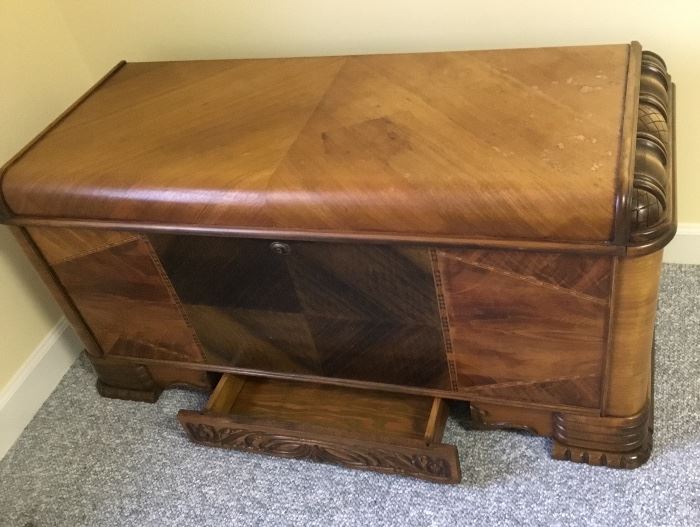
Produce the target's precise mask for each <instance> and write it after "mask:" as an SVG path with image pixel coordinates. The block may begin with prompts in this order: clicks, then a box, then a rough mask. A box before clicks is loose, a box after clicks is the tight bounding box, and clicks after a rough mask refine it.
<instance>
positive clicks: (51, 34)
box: [0, 0, 92, 391]
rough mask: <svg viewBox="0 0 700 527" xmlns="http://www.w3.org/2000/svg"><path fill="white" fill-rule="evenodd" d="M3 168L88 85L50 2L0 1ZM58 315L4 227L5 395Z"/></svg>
mask: <svg viewBox="0 0 700 527" xmlns="http://www.w3.org/2000/svg"><path fill="white" fill-rule="evenodd" d="M0 71H2V77H3V81H2V85H1V86H0V122H1V123H2V126H0V164H2V163H4V162H5V161H6V160H7V159H9V158H10V157H12V155H14V154H15V153H16V152H17V151H18V150H19V149H20V148H21V147H22V146H24V145H25V144H26V143H27V142H28V141H29V140H30V139H31V138H32V137H34V136H35V135H36V134H37V133H38V132H39V131H41V130H42V129H43V128H44V127H45V126H46V125H47V124H48V123H49V122H50V121H52V120H53V119H54V118H55V117H56V116H57V115H58V114H60V113H61V112H62V111H63V110H64V109H65V108H66V107H67V106H68V105H70V104H71V103H72V102H73V100H75V99H76V98H77V97H79V96H80V94H81V93H82V92H83V91H85V90H86V89H87V88H88V87H89V85H90V84H91V80H92V77H91V73H90V71H89V70H88V68H87V66H86V64H85V62H84V61H83V58H82V56H81V54H80V53H79V51H78V48H77V45H76V42H75V40H74V39H73V37H72V36H71V34H70V32H69V30H68V28H67V26H66V25H65V23H64V22H63V18H62V17H61V13H60V12H59V11H58V10H57V9H56V6H55V5H54V3H53V2H52V1H50V0H49V1H47V0H2V1H0ZM59 317H60V313H59V310H58V308H57V307H56V305H55V304H54V302H53V301H52V299H51V298H50V295H49V293H48V291H47V290H46V288H45V287H44V285H43V284H42V283H41V280H40V279H39V277H38V276H37V274H36V273H35V272H34V271H33V270H32V268H31V267H30V266H29V264H28V262H27V259H26V257H25V256H24V254H22V252H21V250H20V248H19V246H18V245H17V242H16V241H15V240H14V238H13V237H12V235H11V234H10V232H9V230H8V229H7V228H6V227H2V228H0V335H2V341H0V391H2V388H3V387H4V386H5V385H6V384H7V383H8V381H9V380H10V379H11V378H12V376H13V375H14V374H15V372H16V371H17V370H18V369H19V367H20V366H21V365H22V363H23V362H24V361H25V360H26V359H27V358H28V357H29V355H30V354H31V352H32V351H33V350H34V349H35V348H36V346H37V345H38V344H39V343H40V342H41V340H42V339H43V338H44V337H45V336H46V334H47V333H48V332H49V330H50V329H51V328H52V327H53V326H54V325H55V324H56V322H57V321H58V320H59Z"/></svg>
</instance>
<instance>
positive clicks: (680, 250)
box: [664, 223, 700, 265]
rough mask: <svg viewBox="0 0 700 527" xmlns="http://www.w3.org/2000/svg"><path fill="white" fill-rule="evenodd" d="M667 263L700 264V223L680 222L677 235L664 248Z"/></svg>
mask: <svg viewBox="0 0 700 527" xmlns="http://www.w3.org/2000/svg"><path fill="white" fill-rule="evenodd" d="M664 262H665V263H679V264H695V265H700V223H679V224H678V231H677V232H676V237H675V238H673V240H671V243H669V244H668V245H667V246H666V248H665V249H664Z"/></svg>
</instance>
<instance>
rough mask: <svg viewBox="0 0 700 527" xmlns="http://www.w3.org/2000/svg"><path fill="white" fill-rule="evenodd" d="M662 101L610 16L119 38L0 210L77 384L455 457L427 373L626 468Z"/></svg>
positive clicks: (271, 443) (664, 76)
mask: <svg viewBox="0 0 700 527" xmlns="http://www.w3.org/2000/svg"><path fill="white" fill-rule="evenodd" d="M673 101H674V87H673V85H672V84H671V81H670V77H669V75H668V73H667V71H666V66H665V64H664V62H663V60H662V59H661V58H660V57H658V56H657V55H655V54H653V53H651V52H648V51H642V48H641V46H640V45H639V44H638V43H632V44H630V45H610V46H589V47H561V48H547V49H521V50H500V51H477V52H450V53H421V54H398V55H372V56H347V57H313V58H283V59H257V60H212V61H191V62H153V63H125V62H122V63H120V64H118V65H117V66H116V67H115V68H114V69H113V70H112V71H110V72H109V73H108V74H107V75H106V76H105V77H104V78H103V79H102V80H101V81H99V82H98V83H97V84H96V85H95V86H94V87H93V88H92V89H91V90H90V91H89V92H88V93H86V94H85V95H84V96H83V97H82V98H81V99H80V100H79V101H77V102H76V103H75V104H74V105H73V106H72V107H71V108H69V109H68V110H67V111H66V112H65V113H64V114H63V115H61V116H60V117H59V118H58V119H57V120H56V121H55V122H54V123H52V124H51V125H50V126H49V127H48V128H47V129H46V130H44V131H43V132H42V133H41V134H40V135H39V136H38V137H37V138H36V139H35V140H34V141H33V142H32V143H31V144H29V145H28V146H27V147H26V148H25V149H24V150H23V151H21V152H20V153H19V154H18V155H17V156H16V157H15V158H13V159H12V160H11V161H10V162H8V163H7V164H6V165H5V167H4V168H3V169H2V172H1V177H2V180H1V190H2V192H1V195H2V199H1V200H0V217H1V218H2V220H3V221H4V222H5V223H7V224H9V225H11V226H12V227H11V228H12V229H13V231H14V234H15V235H16V237H17V239H18V240H19V242H20V243H21V245H22V246H23V248H24V250H25V251H26V253H27V255H28V257H29V259H30V260H31V262H32V263H33V265H34V266H35V267H36V268H37V269H38V270H39V272H40V274H41V276H42V277H43V279H44V280H45V282H46V283H47V284H48V286H49V287H50V288H51V290H52V292H53V294H54V295H55V297H56V300H57V301H58V302H59V304H60V305H61V307H62V308H63V310H64V312H65V315H66V317H67V318H68V320H69V321H70V322H71V324H72V325H73V327H74V328H75V330H76V331H77V332H78V334H79V335H80V337H81V338H82V340H83V342H84V344H85V349H86V351H87V353H88V356H89V357H90V360H91V361H92V363H93V365H94V367H95V371H96V372H97V376H98V378H99V380H98V389H99V391H100V393H101V394H102V395H104V396H108V397H118V398H124V399H134V400H141V401H154V400H155V399H156V398H157V397H158V394H159V393H160V392H161V390H162V389H164V388H167V387H170V386H188V387H191V388H196V389H201V390H212V389H213V388H214V386H215V385H216V389H215V390H214V393H213V395H212V398H211V400H210V402H209V404H208V406H207V407H206V408H205V409H203V410H202V411H194V410H183V411H181V412H180V414H179V418H180V421H181V423H182V424H183V426H184V427H185V429H186V430H187V433H188V434H189V435H190V437H191V438H192V439H193V440H195V441H198V442H201V443H205V444H210V445H217V446H225V447H230V448H238V449H243V450H247V451H259V452H267V453H271V454H276V455H281V456H286V457H297V458H307V459H312V460H321V461H331V462H336V463H340V464H343V465H346V466H351V467H360V468H369V469H372V470H378V471H383V472H389V473H398V474H410V475H414V476H418V477H423V478H426V479H429V480H433V481H452V482H454V481H458V480H459V477H460V472H459V470H460V469H459V462H458V459H457V453H456V450H455V448H454V447H452V446H450V445H444V444H442V443H441V435H442V428H443V427H444V422H445V419H446V415H447V413H448V412H447V408H446V406H445V401H446V400H454V401H463V402H464V401H466V402H467V403H466V404H468V408H469V415H470V418H471V421H472V426H479V427H483V428H517V429H524V430H528V431H531V432H533V433H536V434H541V435H545V436H551V437H552V438H553V456H554V457H555V458H558V459H570V460H572V461H579V462H587V463H590V464H597V465H608V466H612V467H626V468H632V467H636V466H638V465H640V464H641V463H643V462H644V461H645V460H646V459H647V458H648V456H649V452H650V448H651V428H652V408H653V395H652V394H653V390H652V369H653V356H652V342H653V334H654V317H655V309H656V298H657V290H658V283H659V273H660V269H661V255H662V249H663V247H664V245H665V244H666V243H668V241H669V240H670V239H671V238H672V237H673V235H674V233H675V228H676V210H675V174H674V167H675V164H674V148H673V147H674V126H673V124H674V114H673V110H674V104H673ZM217 383H218V384H217Z"/></svg>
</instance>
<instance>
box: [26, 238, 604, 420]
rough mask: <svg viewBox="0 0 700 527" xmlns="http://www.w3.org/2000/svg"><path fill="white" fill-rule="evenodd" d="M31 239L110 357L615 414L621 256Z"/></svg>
mask: <svg viewBox="0 0 700 527" xmlns="http://www.w3.org/2000/svg"><path fill="white" fill-rule="evenodd" d="M29 231H30V234H31V236H32V238H33V240H34V241H35V243H36V244H37V245H38V246H39V248H40V250H41V251H42V253H43V254H44V256H45V258H46V259H47V261H48V263H49V264H50V265H51V267H52V269H53V271H54V273H55V274H56V276H57V278H58V280H59V281H60V282H61V284H62V286H63V287H64V288H65V289H66V291H67V293H68V294H69V296H70V297H71V299H72V301H73V302H74V304H75V306H76V308H77V309H78V310H79V312H80V314H81V315H82V317H83V318H84V320H85V322H86V323H87V325H88V326H89V327H90V329H91V331H92V332H93V334H94V336H95V338H96V340H97V341H98V342H99V343H100V345H101V346H102V348H103V350H104V352H105V354H107V355H112V356H121V357H128V358H131V359H135V360H137V359H160V360H167V361H177V362H181V363H204V364H207V365H208V366H207V368H211V369H212V370H216V369H217V368H236V369H238V370H240V371H244V370H247V371H254V372H262V373H265V372H267V373H271V374H275V375H283V376H284V375H289V376H293V377H295V378H298V377H299V376H313V377H323V378H328V379H334V380H336V381H343V380H348V381H362V382H370V383H381V384H385V385H394V386H399V387H406V388H410V389H412V390H416V389H419V390H421V389H423V390H431V391H442V392H450V393H452V394H453V396H454V397H458V398H463V399H472V400H476V399H495V400H506V401H521V402H527V403H539V404H566V405H571V406H581V407H587V408H596V407H598V405H599V404H600V389H599V387H600V384H601V379H602V372H603V371H604V362H605V354H606V341H607V331H608V329H607V325H606V320H607V317H608V315H609V310H608V308H609V295H610V290H611V283H610V282H611V281H610V277H611V265H612V259H611V258H608V257H599V256H586V257H583V256H578V255H563V254H556V253H536V252H525V251H522V252H521V251H482V250H471V249H438V248H429V247H418V246H404V245H373V244H352V243H326V242H300V241H273V240H250V239H240V238H227V237H216V236H190V235H171V234H148V235H144V234H130V233H121V232H115V231H106V230H87V229H59V228H31V229H29Z"/></svg>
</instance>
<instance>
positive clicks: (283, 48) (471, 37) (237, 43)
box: [59, 0, 700, 223]
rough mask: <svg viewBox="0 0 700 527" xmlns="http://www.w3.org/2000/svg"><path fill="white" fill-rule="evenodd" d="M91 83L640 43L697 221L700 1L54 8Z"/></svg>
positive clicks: (217, 0)
mask: <svg viewBox="0 0 700 527" xmlns="http://www.w3.org/2000/svg"><path fill="white" fill-rule="evenodd" d="M59 5H60V7H61V9H62V11H63V13H64V15H65V18H66V22H67V23H68V25H69V27H70V28H71V29H72V31H73V34H74V35H75V37H76V39H77V40H78V43H79V46H80V49H81V50H82V51H83V52H84V53H85V58H86V60H87V63H88V65H89V67H90V68H91V71H92V74H93V75H94V76H98V75H100V74H102V73H103V72H105V71H106V70H107V69H109V68H110V67H111V66H112V65H113V64H115V63H116V62H117V61H118V60H119V59H122V58H124V59H127V60H130V61H147V60H174V59H188V58H189V59H195V58H221V57H262V56H293V55H330V54H347V53H376V52H399V51H437V50H461V49H479V48H481V49H484V48H502V47H503V48H505V47H530V46H552V45H566V44H587V43H591V44H597V43H611V42H628V41H631V40H639V41H640V42H641V43H642V44H643V45H644V46H645V47H646V48H648V49H651V50H654V51H656V52H658V53H660V54H661V55H662V56H663V57H664V58H665V59H666V62H667V63H668V66H669V69H670V71H671V72H672V74H673V77H674V80H675V81H676V82H677V83H678V85H679V89H678V107H679V109H680V110H679V119H678V123H677V126H678V173H679V196H678V201H679V203H678V206H679V211H680V218H679V219H680V221H681V222H696V223H700V147H699V146H697V145H699V144H700V2H698V1H697V0H683V1H680V0H670V1H667V2H660V1H659V0H653V1H650V0H607V1H601V0H591V1H587V2H583V1H581V0H575V1H571V0H539V1H537V2H517V1H514V0H490V1H487V2H484V1H483V0H479V1H473V0H429V1H428V0H426V1H416V0H353V1H351V2H348V1H340V0H265V1H252V0H245V1H244V0H198V1H194V0H192V1H186V0H150V1H143V0H120V1H119V2H114V1H112V0H92V1H91V2H84V1H82V0H59Z"/></svg>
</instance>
